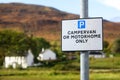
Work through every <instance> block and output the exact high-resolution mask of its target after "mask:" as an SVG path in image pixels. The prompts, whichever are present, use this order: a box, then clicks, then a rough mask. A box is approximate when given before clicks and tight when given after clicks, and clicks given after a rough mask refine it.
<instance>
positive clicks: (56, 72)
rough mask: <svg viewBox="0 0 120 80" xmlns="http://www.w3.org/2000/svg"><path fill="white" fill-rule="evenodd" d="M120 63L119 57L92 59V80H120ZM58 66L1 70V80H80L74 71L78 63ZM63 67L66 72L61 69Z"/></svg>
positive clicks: (78, 74) (72, 62) (76, 71)
mask: <svg viewBox="0 0 120 80" xmlns="http://www.w3.org/2000/svg"><path fill="white" fill-rule="evenodd" d="M111 61H112V63H111ZM119 61H120V59H119V57H115V58H107V59H94V58H92V59H90V80H120V77H119V75H120V62H119ZM57 65H58V67H57V68H56V69H55V66H54V67H33V68H32V67H31V68H28V69H25V70H21V69H4V68H1V69H0V80H26V79H28V80H33V79H35V80H53V79H54V80H80V70H72V69H75V68H76V66H78V65H79V62H78V61H76V60H74V61H69V62H68V63H67V64H66V63H64V62H63V63H62V64H61V66H59V65H60V64H57ZM70 65H72V66H73V68H72V67H71V66H70ZM63 67H64V70H63V69H60V68H63ZM65 68H66V69H65ZM78 68H80V66H78Z"/></svg>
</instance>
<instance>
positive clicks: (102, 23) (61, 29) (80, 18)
mask: <svg viewBox="0 0 120 80" xmlns="http://www.w3.org/2000/svg"><path fill="white" fill-rule="evenodd" d="M81 19H102V49H101V50H87V49H86V50H62V42H63V41H62V36H63V34H62V30H63V29H62V21H65V20H81ZM60 34H61V51H64V52H68V51H102V50H103V45H104V43H103V41H104V33H103V17H89V18H78V19H63V20H61V33H60Z"/></svg>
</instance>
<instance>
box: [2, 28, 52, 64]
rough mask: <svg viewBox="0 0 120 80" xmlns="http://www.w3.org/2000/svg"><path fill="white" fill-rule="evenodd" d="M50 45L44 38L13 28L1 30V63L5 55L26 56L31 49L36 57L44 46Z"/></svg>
mask: <svg viewBox="0 0 120 80" xmlns="http://www.w3.org/2000/svg"><path fill="white" fill-rule="evenodd" d="M49 47H50V43H49V42H48V41H46V40H45V39H43V38H33V37H29V36H27V35H26V34H24V33H21V32H16V31H11V30H5V31H0V65H2V63H3V59H4V57H5V56H25V55H26V54H27V51H28V49H31V50H32V52H33V54H34V56H35V57H36V56H38V54H39V52H40V51H41V49H42V48H49Z"/></svg>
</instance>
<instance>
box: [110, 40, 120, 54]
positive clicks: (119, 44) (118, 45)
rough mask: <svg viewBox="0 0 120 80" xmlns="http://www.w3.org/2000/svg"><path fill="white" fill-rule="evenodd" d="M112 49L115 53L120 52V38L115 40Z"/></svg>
mask: <svg viewBox="0 0 120 80" xmlns="http://www.w3.org/2000/svg"><path fill="white" fill-rule="evenodd" d="M111 51H112V52H113V53H120V38H118V39H116V40H115V41H114V43H113V46H112V48H111Z"/></svg>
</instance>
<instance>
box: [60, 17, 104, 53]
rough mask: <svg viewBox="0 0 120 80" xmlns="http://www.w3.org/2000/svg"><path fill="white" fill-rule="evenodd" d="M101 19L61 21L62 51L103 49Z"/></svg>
mask: <svg viewBox="0 0 120 80" xmlns="http://www.w3.org/2000/svg"><path fill="white" fill-rule="evenodd" d="M102 33H103V31H102V18H92V19H78V20H62V51H88V50H102V49H103V34H102Z"/></svg>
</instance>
